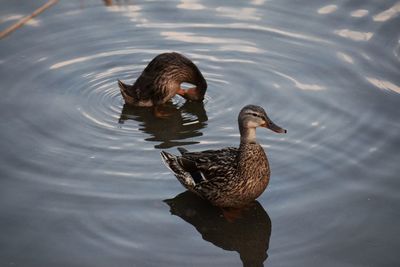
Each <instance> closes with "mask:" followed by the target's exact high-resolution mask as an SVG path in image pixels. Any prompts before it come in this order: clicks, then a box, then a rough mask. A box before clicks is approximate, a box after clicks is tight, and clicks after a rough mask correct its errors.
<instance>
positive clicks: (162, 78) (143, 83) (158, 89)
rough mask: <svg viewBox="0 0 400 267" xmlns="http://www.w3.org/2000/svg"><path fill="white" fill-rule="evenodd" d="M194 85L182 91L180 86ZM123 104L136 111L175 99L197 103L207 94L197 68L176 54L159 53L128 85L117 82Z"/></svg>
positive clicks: (205, 86)
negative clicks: (183, 84)
mask: <svg viewBox="0 0 400 267" xmlns="http://www.w3.org/2000/svg"><path fill="white" fill-rule="evenodd" d="M184 82H185V83H190V84H192V85H195V86H194V87H192V88H188V89H186V90H184V89H182V88H181V84H182V83H184ZM118 86H119V88H120V91H121V94H122V97H123V98H124V100H125V103H126V104H130V105H133V106H140V107H157V106H161V105H162V104H164V103H166V102H168V101H169V100H170V99H171V98H172V97H174V96H175V95H177V94H178V95H180V96H182V97H183V98H185V99H186V100H189V101H196V102H201V101H203V100H204V95H205V92H206V90H207V82H206V80H205V79H204V77H203V74H202V73H201V72H200V70H199V69H198V67H197V66H196V65H195V64H194V63H193V62H192V61H191V60H190V59H188V58H187V57H185V56H184V55H182V54H180V53H177V52H168V53H162V54H159V55H158V56H156V57H155V58H154V59H152V60H151V61H150V63H149V64H148V65H147V67H146V68H145V69H144V70H143V72H142V73H141V75H140V76H139V78H137V80H136V81H135V83H133V84H132V85H128V84H125V83H123V82H122V81H120V80H118Z"/></svg>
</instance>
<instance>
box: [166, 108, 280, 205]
mask: <svg viewBox="0 0 400 267" xmlns="http://www.w3.org/2000/svg"><path fill="white" fill-rule="evenodd" d="M238 121H239V129H240V133H241V138H240V140H241V142H240V146H239V148H234V147H228V148H223V149H221V150H206V151H202V152H188V151H187V150H186V149H184V148H179V151H180V152H181V154H182V156H175V155H172V154H170V153H168V152H165V151H163V152H161V156H162V158H163V160H164V162H165V164H166V165H167V166H168V167H169V168H170V169H171V171H172V172H173V173H174V174H175V176H176V177H177V178H178V180H179V181H180V182H181V184H182V185H183V186H184V187H186V188H187V189H188V190H190V191H192V192H194V193H196V194H198V195H200V196H201V197H203V198H205V199H207V200H208V201H210V202H211V203H212V204H213V205H216V206H220V207H241V206H244V205H246V204H247V203H249V202H251V201H253V200H254V199H256V198H257V197H258V196H260V195H261V193H262V192H264V190H265V188H266V187H267V185H268V182H269V178H270V168H269V163H268V159H267V156H266V155H265V152H264V149H263V148H262V147H261V146H260V145H259V144H258V143H257V142H256V140H255V128H256V127H259V126H260V127H267V128H270V129H271V130H273V131H276V132H279V133H285V132H286V130H283V129H282V128H280V127H279V126H277V125H275V124H274V123H273V122H272V121H271V120H270V119H269V118H268V117H267V114H266V113H265V111H264V110H263V109H262V108H261V107H259V106H254V105H248V106H245V107H244V108H243V109H242V111H241V112H240V114H239V119H238Z"/></svg>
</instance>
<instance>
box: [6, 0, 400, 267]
mask: <svg viewBox="0 0 400 267" xmlns="http://www.w3.org/2000/svg"><path fill="white" fill-rule="evenodd" d="M44 2H45V1H22V0H19V1H1V2H0V7H1V8H0V19H1V24H0V29H1V30H3V29H5V28H6V27H7V26H9V25H11V24H12V23H13V22H15V21H16V19H18V18H20V17H21V16H22V15H26V14H29V13H30V12H32V11H33V10H34V9H36V8H37V7H39V6H40V5H41V4H43V3H44ZM116 3H117V4H118V5H114V6H108V7H107V6H105V5H104V2H103V1H95V0H92V1H84V0H81V1H61V2H59V3H58V4H57V5H56V6H54V7H52V8H51V9H49V10H47V11H45V12H44V13H43V14H41V15H39V16H38V17H36V18H35V19H34V20H33V21H31V23H30V24H29V25H25V26H24V27H22V28H20V29H18V30H17V31H16V32H14V33H13V34H12V35H10V36H8V37H7V38H5V39H2V40H0V79H1V97H0V112H1V117H0V118H1V119H0V125H1V132H0V151H1V153H0V168H1V169H0V265H1V266H242V265H245V266H261V265H262V264H263V263H264V265H266V266H399V265H400V259H399V256H398V249H399V247H400V230H399V229H400V228H399V220H400V197H399V189H400V188H399V187H400V177H399V173H400V165H399V163H400V156H399V155H400V139H399V132H400V121H399V117H400V95H399V93H400V75H399V74H400V62H399V60H400V41H399V38H400V27H399V25H400V14H399V13H400V2H398V1H372V0H371V1H331V2H330V1H282V0H279V1H278V0H271V1H263V0H253V1H229V2H228V1H200V0H199V1H181V2H179V1H119V2H116V1H114V4H116ZM166 51H179V52H181V53H183V54H185V55H187V56H188V57H190V58H191V59H193V60H194V61H195V62H196V63H197V65H198V66H199V68H200V69H201V70H202V72H203V74H204V76H205V78H206V79H207V81H208V84H209V89H208V91H207V99H206V101H205V103H204V106H203V105H195V104H190V103H184V101H183V100H182V99H180V98H179V97H176V98H175V99H174V101H173V103H172V104H171V105H170V107H169V108H170V109H171V110H172V115H171V117H170V118H168V119H164V120H162V119H157V118H154V117H153V116H152V114H149V113H148V112H146V111H144V110H143V109H132V108H129V107H124V105H123V100H122V98H121V96H120V94H119V89H118V87H117V83H116V80H117V79H122V80H124V81H127V82H133V81H134V80H135V78H136V77H137V76H138V75H139V74H140V72H141V71H142V70H143V68H144V67H145V65H146V64H147V63H148V61H149V60H150V59H152V58H153V57H154V56H155V55H157V54H159V53H162V52H166ZM248 103H253V104H258V105H261V106H263V107H265V108H266V110H267V112H268V114H269V116H270V118H271V119H273V120H274V121H275V122H276V123H277V124H279V125H281V126H282V127H284V128H286V129H288V134H287V135H285V136H282V135H278V134H274V133H273V132H270V131H267V130H265V129H260V130H258V140H259V142H260V143H262V144H263V145H264V147H265V149H266V151H267V154H268V157H269V159H270V164H271V168H272V177H271V183H270V186H269V187H268V189H267V190H266V192H265V193H264V194H263V195H262V196H261V197H260V198H259V199H258V202H256V203H254V206H253V207H252V208H251V209H249V210H247V211H246V212H245V213H244V214H243V216H242V217H241V218H240V219H239V220H237V221H234V222H227V221H224V220H223V218H221V213H220V211H219V210H218V209H214V208H212V207H210V206H207V205H206V204H205V203H203V202H201V201H199V200H198V199H195V198H194V199H193V196H190V195H189V196H188V195H187V194H183V195H180V194H181V193H182V192H183V191H184V190H183V188H182V187H181V185H180V184H179V183H178V182H177V181H176V179H175V178H174V177H173V175H172V174H171V173H170V172H169V171H168V170H167V169H166V168H165V167H164V166H163V165H162V163H161V160H160V156H159V152H160V148H163V149H168V151H171V152H176V148H175V147H176V146H178V145H185V146H186V147H187V148H189V149H191V150H203V149H213V148H219V147H224V146H231V145H237V144H238V142H239V138H238V137H239V134H238V129H237V125H236V124H237V122H236V117H237V114H238V111H239V110H240V109H241V107H242V106H244V105H245V104H248ZM175 197H176V198H175ZM167 199H169V200H167ZM251 248H253V249H251Z"/></svg>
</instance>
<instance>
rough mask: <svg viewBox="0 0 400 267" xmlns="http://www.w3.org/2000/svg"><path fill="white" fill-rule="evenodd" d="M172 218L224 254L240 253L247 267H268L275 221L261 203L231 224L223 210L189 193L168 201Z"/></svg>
mask: <svg viewBox="0 0 400 267" xmlns="http://www.w3.org/2000/svg"><path fill="white" fill-rule="evenodd" d="M164 201H165V202H166V203H167V204H168V205H169V206H170V209H171V210H170V212H171V214H172V215H176V216H179V217H181V218H182V219H183V220H185V221H186V222H188V223H190V224H191V225H193V226H194V227H195V228H196V230H197V231H198V232H199V233H200V234H201V236H202V238H203V239H204V240H206V241H208V242H211V243H213V244H214V245H215V246H217V247H220V248H222V249H224V250H230V251H237V252H238V253H239V255H240V259H241V260H242V262H243V266H247V267H258V266H264V264H263V263H264V261H265V260H266V259H267V257H268V254H267V251H268V247H269V239H270V236H271V219H270V218H269V216H268V213H267V212H266V211H265V210H264V208H263V207H262V206H261V205H260V203H259V202H258V201H255V202H253V203H251V205H250V206H249V207H247V208H246V209H245V210H243V211H241V213H240V215H239V217H238V218H236V219H235V220H233V221H229V220H227V219H226V218H225V217H224V215H223V212H222V210H221V209H220V208H217V207H214V206H211V205H210V204H209V203H208V202H206V201H205V200H203V199H201V198H199V197H198V196H196V195H195V194H193V193H191V192H189V191H186V192H184V193H181V194H179V195H178V196H176V197H175V198H173V199H167V200H164Z"/></svg>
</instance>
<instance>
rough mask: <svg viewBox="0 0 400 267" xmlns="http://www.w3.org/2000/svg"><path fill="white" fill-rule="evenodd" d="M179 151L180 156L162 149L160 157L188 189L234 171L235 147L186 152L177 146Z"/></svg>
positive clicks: (226, 175) (236, 150)
mask: <svg viewBox="0 0 400 267" xmlns="http://www.w3.org/2000/svg"><path fill="white" fill-rule="evenodd" d="M179 151H180V152H182V153H183V155H182V156H175V155H172V154H170V153H168V152H165V151H162V152H161V157H162V159H163V161H164V163H165V165H166V166H167V167H168V168H169V169H170V170H171V171H172V172H173V173H174V174H175V176H176V177H177V178H178V180H179V181H180V182H181V183H182V184H183V185H184V186H185V187H186V188H188V189H193V188H194V186H196V185H197V184H199V183H207V181H210V180H213V179H216V178H217V177H231V176H232V175H234V173H235V171H236V166H237V164H236V157H237V153H238V149H237V148H234V147H228V148H224V149H221V150H206V151H202V152H188V151H187V150H186V149H182V148H179Z"/></svg>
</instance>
